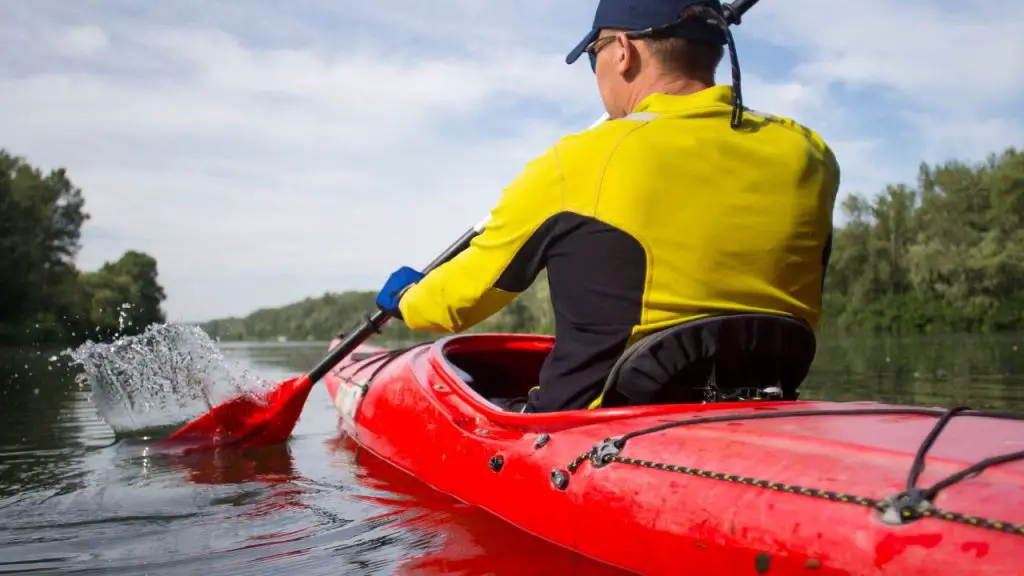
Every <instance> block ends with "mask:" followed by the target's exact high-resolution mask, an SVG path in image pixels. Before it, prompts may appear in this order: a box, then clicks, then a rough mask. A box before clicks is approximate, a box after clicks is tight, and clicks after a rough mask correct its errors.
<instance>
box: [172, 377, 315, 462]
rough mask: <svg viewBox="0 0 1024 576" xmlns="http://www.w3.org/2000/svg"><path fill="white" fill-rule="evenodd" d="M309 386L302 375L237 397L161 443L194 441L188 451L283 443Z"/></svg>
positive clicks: (311, 386) (297, 417) (310, 387)
mask: <svg viewBox="0 0 1024 576" xmlns="http://www.w3.org/2000/svg"><path fill="white" fill-rule="evenodd" d="M312 388H313V382H312V380H310V379H309V376H308V375H306V374H303V375H302V376H298V377H296V378H292V379H290V380H285V381H283V382H281V383H280V384H278V385H277V386H275V387H274V388H273V389H272V390H270V391H269V392H268V393H266V394H264V395H263V396H261V397H253V396H238V397H236V398H232V399H231V400H228V401H227V402H224V403H223V404H220V405H217V406H214V407H213V409H211V410H210V411H209V412H207V413H205V414H203V415H202V416H200V417H198V418H196V419H195V420H193V421H191V422H189V423H188V424H186V425H185V426H182V427H181V428H179V429H178V430H176V431H175V432H174V433H173V434H171V435H170V436H168V437H167V438H165V439H164V440H162V441H161V443H187V444H190V445H191V444H197V446H190V447H189V451H190V452H192V451H195V450H205V449H210V448H217V447H221V446H227V445H231V446H239V447H242V446H267V445H271V444H278V443H281V442H284V441H285V440H287V439H288V437H289V436H290V435H291V433H292V429H293V428H295V423H296V422H298V420H299V415H300V414H301V413H302V406H303V404H305V402H306V398H307V397H308V396H309V392H310V390H312Z"/></svg>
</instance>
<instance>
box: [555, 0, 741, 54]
mask: <svg viewBox="0 0 1024 576" xmlns="http://www.w3.org/2000/svg"><path fill="white" fill-rule="evenodd" d="M698 4H702V5H705V6H708V7H710V8H713V9H714V10H715V11H717V12H718V13H719V14H721V12H722V3H721V2H720V1H719V0H600V2H599V3H598V5H597V12H596V13H595V14H594V25H593V26H592V27H591V29H590V32H588V33H587V35H586V36H585V37H584V38H583V40H582V41H581V42H580V43H579V44H577V45H576V47H575V48H573V49H572V52H569V55H568V56H566V57H565V63H566V64H572V63H573V62H575V61H576V59H577V58H579V57H580V55H581V54H583V50H584V49H586V47H587V45H588V44H590V43H591V42H593V41H594V39H595V38H597V35H598V33H599V32H600V31H601V29H602V28H615V29H619V30H646V29H648V28H652V27H654V26H662V25H665V24H669V23H670V22H674V21H676V20H678V19H679V15H680V14H681V13H682V12H683V10H685V9H686V8H689V7H690V6H694V5H698ZM664 34H666V35H669V36H678V37H681V38H693V39H704V40H711V41H713V42H719V43H721V44H725V35H724V34H722V33H721V32H720V31H719V30H718V29H717V28H714V27H713V26H711V25H707V24H704V23H703V22H694V23H693V24H689V23H688V24H687V25H685V26H679V27H674V28H673V29H671V30H667V31H665V32H664Z"/></svg>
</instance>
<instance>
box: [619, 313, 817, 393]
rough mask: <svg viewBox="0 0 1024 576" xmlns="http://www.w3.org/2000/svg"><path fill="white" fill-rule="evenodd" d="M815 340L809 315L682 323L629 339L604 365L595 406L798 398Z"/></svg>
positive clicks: (732, 317)
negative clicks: (805, 318) (604, 374)
mask: <svg viewBox="0 0 1024 576" xmlns="http://www.w3.org/2000/svg"><path fill="white" fill-rule="evenodd" d="M816 346H817V343H816V339H815V335H814V331H813V330H812V329H811V327H810V326H809V325H808V324H807V323H806V322H804V321H803V320H801V319H798V318H793V317H790V316H783V315H780V314H763V313H751V314H728V315H716V316H710V317H705V318H700V319H698V320H693V321H690V322H684V323H682V324H678V325H676V326H672V327H670V328H666V329H663V330H660V331H658V332H655V333H653V334H650V335H648V336H646V337H644V338H642V339H641V340H639V341H637V342H635V343H634V344H633V345H632V346H630V347H629V348H628V349H627V350H626V351H625V352H624V353H623V354H622V356H620V357H619V359H618V361H616V363H615V364H614V366H613V367H612V369H611V371H610V372H609V374H608V377H607V379H606V380H605V386H604V394H603V396H602V398H601V404H600V406H601V407H602V408H604V407H612V406H633V405H649V404H678V403H707V402H722V401H731V400H759V399H783V400H796V399H797V396H799V392H798V388H799V386H800V384H801V383H802V382H803V380H804V378H806V377H807V373H808V372H809V371H810V367H811V363H812V362H813V361H814V356H815V353H816Z"/></svg>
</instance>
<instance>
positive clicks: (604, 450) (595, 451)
mask: <svg viewBox="0 0 1024 576" xmlns="http://www.w3.org/2000/svg"><path fill="white" fill-rule="evenodd" d="M849 415H922V416H937V417H938V418H939V420H938V422H936V423H935V426H934V427H933V428H932V430H931V431H930V432H929V433H928V435H927V436H926V437H925V438H924V440H923V441H922V442H921V445H920V447H919V448H918V450H917V453H916V454H915V456H914V460H913V463H912V464H911V467H910V471H909V473H908V476H907V487H906V490H904V491H903V492H900V493H897V494H894V495H890V496H888V497H885V498H883V499H881V500H879V499H874V498H868V497H863V496H857V495H852V494H845V493H842V492H834V491H830V490H821V489H818V488H806V487H801V486H795V485H792V484H786V483H782V482H772V481H770V480H764V479H758V478H751V477H749V476H738V475H735V474H728V473H723V472H714V471H710V470H703V469H700V468H693V467H689V466H680V465H676V464H665V463H662V462H655V461H652V460H645V459H639V458H630V457H627V456H622V455H621V451H622V449H623V448H625V446H626V443H627V442H628V441H629V440H631V439H634V438H637V437H640V436H646V435H649V434H654V433H657V432H662V431H665V430H669V429H672V428H678V427H681V426H690V425H696V424H712V423H718V422H738V421H743V420H770V419H777V418H794V417H804V416H849ZM955 416H973V417H979V418H996V419H1001V420H1024V416H1021V415H1018V414H1012V413H1004V412H989V411H977V410H971V409H970V408H969V407H967V406H955V407H952V408H949V409H945V410H943V409H935V408H851V409H839V410H794V411H792V412H774V413H770V414H737V415H725V416H710V417H699V418H690V419H687V420H677V421H673V422H667V423H665V424H659V425H657V426H651V427H649V428H643V429H640V430H636V431H634V432H630V433H628V434H624V435H622V436H619V437H613V438H606V439H605V440H603V441H601V442H599V443H597V444H595V445H594V447H593V448H591V449H590V450H588V451H586V452H584V453H583V454H580V455H579V456H578V457H576V459H575V460H573V461H572V462H570V463H569V465H568V466H566V469H567V470H568V471H569V474H566V473H565V471H563V470H561V469H555V470H554V471H552V473H551V483H552V484H553V485H554V486H555V487H556V488H558V489H559V490H566V489H567V488H568V484H569V475H571V474H575V473H576V472H577V471H578V470H579V469H580V467H581V466H582V465H583V463H584V462H587V461H590V463H591V465H592V466H593V467H594V468H603V467H605V466H607V465H608V464H612V463H617V464H627V465H630V466H640V467H643V468H652V469H656V470H663V471H667V472H676V473H681V474H686V475H689V476H697V477H700V478H709V479H712V480H720V481H726V482H733V483H737V484H743V485H745V486H756V487H759V488H766V489H769V490H775V491H779V492H786V493H789V494H800V495H803V496H811V497H815V498H822V499H825V500H832V501H837V502H847V503H852V504H858V505H861V506H867V507H870V508H874V509H875V510H877V511H878V512H879V513H880V514H881V519H882V521H883V522H885V523H887V524H893V525H899V524H906V523H909V522H912V521H915V520H919V519H921V518H938V519H940V520H947V521H950V522H959V523H961V524H969V525H971V526H977V527H980V528H988V529H991V530H997V531H1000V532H1005V533H1007V534H1015V535H1017V536H1024V525H1020V524H1014V523H1011V522H1003V521H1000V520H991V519H988V518H982V517H978V516H971V515H967V514H961V513H958V512H952V511H946V510H941V509H939V508H936V507H934V506H933V505H932V501H933V500H934V499H935V497H936V496H938V494H939V492H940V491H941V490H943V489H945V488H948V487H949V486H952V485H954V484H956V483H957V482H960V481H961V480H964V479H965V478H967V477H969V476H973V475H976V474H980V473H981V472H982V471H984V470H985V469H987V468H990V467H992V466H995V465H997V464H1004V463H1007V462H1014V461H1018V460H1024V451H1019V452H1011V453H1008V454H1003V455H1000V456H993V457H991V458H985V459H984V460H981V461H979V462H977V463H975V464H973V465H971V466H968V467H967V468H965V469H963V470H961V471H960V472H957V473H955V474H951V475H950V476H947V477H946V478H944V479H942V480H940V481H938V482H936V483H935V484H934V485H932V486H931V487H929V488H919V487H918V486H917V480H918V479H919V477H920V475H921V472H923V471H924V466H925V456H926V455H927V453H928V450H929V449H930V448H931V447H932V445H933V444H934V443H935V440H936V439H937V438H938V437H939V434H940V433H941V432H942V430H943V429H944V428H945V427H946V424H947V423H949V421H950V420H951V419H952V418H953V417H955Z"/></svg>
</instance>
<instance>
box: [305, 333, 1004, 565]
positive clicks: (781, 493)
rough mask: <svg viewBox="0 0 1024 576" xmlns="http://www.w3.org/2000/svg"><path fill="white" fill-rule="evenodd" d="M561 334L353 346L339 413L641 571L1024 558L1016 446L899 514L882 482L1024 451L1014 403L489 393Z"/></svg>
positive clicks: (374, 446)
mask: <svg viewBox="0 0 1024 576" xmlns="http://www.w3.org/2000/svg"><path fill="white" fill-rule="evenodd" d="M550 346H551V339H550V338H549V337H545V336H527V335H470V336H455V337H449V338H445V339H442V340H440V341H438V342H435V343H432V344H429V345H423V346H419V347H416V348H414V349H412V350H409V351H405V352H404V353H402V352H400V351H396V352H391V353H381V354H377V355H375V356H372V357H370V358H366V359H363V360H361V361H356V360H354V359H353V361H352V362H351V363H349V364H347V365H345V366H343V367H342V368H339V369H338V370H336V371H334V372H332V373H331V374H329V375H328V377H327V378H326V379H325V381H326V383H327V386H328V390H329V392H330V394H331V397H332V398H333V399H334V400H335V404H336V406H337V407H338V409H339V411H340V412H341V415H342V425H343V428H344V429H345V431H346V432H347V433H348V434H349V435H351V436H352V437H353V438H354V439H355V440H356V441H357V442H358V443H359V444H361V445H363V446H364V447H366V448H367V449H369V450H371V451H372V452H374V453H376V454H377V455H378V456H380V457H382V458H383V459H384V460H386V461H388V462H390V463H391V464H393V465H394V466H396V467H398V468H400V469H403V470H405V471H407V472H409V473H410V474H412V475H413V476H416V477H417V478H419V479H420V480H422V481H423V482H425V483H427V484H429V485H431V486H433V487H434V488H435V489H437V490H439V491H441V492H445V493H447V494H450V495H452V496H454V497H456V498H459V499H461V500H463V501H465V502H467V503H470V504H474V505H477V506H480V507H482V508H484V509H487V510H489V511H491V512H492V513H494V514H496V515H498V516H500V517H502V518H504V519H506V520H508V521H509V522H511V523H512V524H515V525H517V526H519V527H520V528H523V529H525V530H527V531H529V532H532V533H534V534H537V535H539V536H541V537H543V538H546V539H548V540H551V541H553V542H556V543H558V544H561V545H563V546H566V547H568V548H571V549H574V550H577V551H579V552H581V553H583V554H585V555H587V556H591V557H594V558H596V559H598V560H602V561H604V562H607V563H610V564H613V565H616V566H620V567H623V568H627V569H630V570H636V571H640V572H643V573H651V574H656V573H678V572H679V569H680V564H679V563H680V562H682V563H685V566H686V567H687V568H690V569H694V570H699V569H703V570H708V571H711V572H712V573H733V572H742V573H751V570H752V569H755V568H759V567H763V566H764V565H765V564H766V563H767V565H768V566H769V567H770V571H768V572H767V573H770V574H785V573H801V574H803V573H808V572H807V571H811V572H813V573H816V574H824V573H836V574H845V573H856V574H875V573H877V574H882V573H887V574H888V573H899V574H911V573H912V574H947V573H948V574H955V573H969V572H974V571H978V570H981V569H985V570H994V571H996V572H1007V573H1009V572H1012V571H1013V569H1016V568H1013V569H1011V566H1016V565H1017V564H1016V563H1017V562H1019V559H1020V558H1021V557H1024V529H1022V528H1020V525H1022V524H1024V462H1022V461H1021V460H1019V459H1018V460H1015V461H1010V462H1005V463H998V464H994V465H992V466H989V467H987V468H986V469H984V470H983V471H981V472H980V473H978V474H968V475H966V477H964V478H962V479H958V480H957V481H955V482H952V483H951V484H950V485H948V486H942V485H941V484H940V485H939V486H940V489H939V490H938V491H937V493H936V494H934V495H931V494H926V496H927V497H928V498H930V501H931V504H932V506H933V508H932V509H930V510H928V511H926V512H924V513H923V514H922V512H921V511H920V510H917V511H915V508H914V507H912V506H911V507H907V508H904V509H903V514H904V515H905V516H906V517H907V518H909V520H908V521H906V522H905V523H902V524H901V523H899V516H900V513H899V512H898V511H897V510H895V509H893V510H889V509H890V508H891V506H889V505H888V503H887V500H886V499H887V498H892V497H896V496H897V495H899V494H901V493H903V492H904V491H906V490H907V489H908V482H909V481H910V480H911V479H912V478H911V476H912V471H914V470H915V469H917V468H922V469H921V470H920V471H919V474H917V476H916V477H915V478H913V479H912V480H913V486H916V487H919V488H928V487H932V486H934V485H936V483H939V482H941V481H943V480H945V479H948V478H951V477H952V478H954V479H956V478H957V476H956V475H957V474H960V473H962V471H963V470H965V469H968V468H969V467H970V466H972V465H975V464H977V463H978V462H980V461H983V460H985V459H987V458H994V457H999V456H1003V455H1006V454H1012V453H1015V452H1017V453H1019V452H1020V451H1021V450H1024V421H1022V420H1021V419H1020V418H1019V417H1017V416H1014V415H1002V414H984V415H982V414H978V413H975V412H969V411H968V412H963V413H958V412H956V411H954V412H950V411H948V410H944V409H929V408H918V407H908V406H888V405H883V404H877V403H873V402H857V403H833V402H812V401H787V402H781V401H772V402H735V403H717V404H701V405H671V406H643V407H627V408H607V409H598V410H580V411H569V412H562V413H554V414H518V413H511V412H505V411H502V410H500V409H499V408H497V407H496V406H495V405H493V404H492V403H490V402H488V401H487V398H494V397H514V396H516V395H523V394H525V392H526V391H527V390H528V389H529V388H530V387H532V386H534V385H535V379H536V375H537V373H538V371H539V367H540V363H541V362H543V360H544V357H546V355H547V353H548V352H549V351H550ZM455 365H458V368H456V367H455ZM466 374H468V375H469V378H468V379H469V380H470V382H471V385H467V383H466V382H465V381H464V376H465V375H466ZM938 423H942V424H943V426H942V427H941V430H940V431H939V433H938V434H937V436H935V437H934V438H933V440H934V441H933V442H932V443H931V444H930V445H928V446H927V450H926V453H925V455H924V457H923V458H922V457H919V456H918V453H919V452H921V449H922V445H923V443H925V444H926V439H928V438H929V435H930V433H932V432H933V431H934V430H936V425H937V424H938ZM606 439H618V440H619V442H616V443H612V442H605V440H606ZM921 463H923V464H924V465H923V466H921V465H920V464H921ZM911 504H913V503H911ZM885 510H889V512H888V514H883V511H885ZM947 513H948V514H947ZM893 514H895V517H893ZM889 522H895V524H894V523H889Z"/></svg>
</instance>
